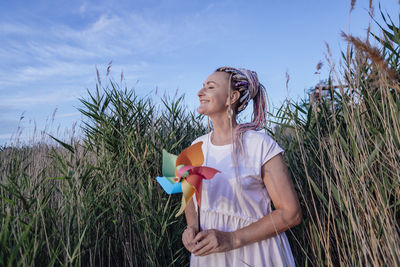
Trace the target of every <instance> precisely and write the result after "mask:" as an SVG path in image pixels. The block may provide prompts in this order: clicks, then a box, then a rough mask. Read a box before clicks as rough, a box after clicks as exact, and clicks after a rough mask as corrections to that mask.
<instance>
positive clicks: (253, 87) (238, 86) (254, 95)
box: [216, 67, 267, 145]
mask: <svg viewBox="0 0 400 267" xmlns="http://www.w3.org/2000/svg"><path fill="white" fill-rule="evenodd" d="M218 71H220V72H227V73H229V74H231V75H230V79H231V80H230V84H231V88H230V89H231V90H233V91H239V93H240V97H239V102H238V105H237V110H236V114H239V113H240V112H241V111H243V110H244V109H245V108H246V107H247V105H248V104H249V102H250V100H253V115H252V119H251V122H249V123H243V124H239V125H238V126H237V128H236V129H235V136H236V137H242V135H243V133H244V132H245V131H247V130H256V131H258V130H261V129H262V128H263V127H265V126H266V121H267V112H266V107H267V106H266V99H267V97H266V96H267V93H266V90H265V87H264V85H262V84H261V83H260V82H259V81H258V77H257V73H256V72H255V71H251V70H248V69H243V68H238V69H237V68H232V67H220V68H218V69H217V70H216V72H218ZM239 139H242V138H239ZM240 143H241V142H240ZM240 145H242V144H240Z"/></svg>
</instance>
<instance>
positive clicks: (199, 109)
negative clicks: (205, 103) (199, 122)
mask: <svg viewBox="0 0 400 267" xmlns="http://www.w3.org/2000/svg"><path fill="white" fill-rule="evenodd" d="M197 112H198V113H199V114H203V115H206V113H205V110H204V109H203V108H201V107H198V108H197Z"/></svg>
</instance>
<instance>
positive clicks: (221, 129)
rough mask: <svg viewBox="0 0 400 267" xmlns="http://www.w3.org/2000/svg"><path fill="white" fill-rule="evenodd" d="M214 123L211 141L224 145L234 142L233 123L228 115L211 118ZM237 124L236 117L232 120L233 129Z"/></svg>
mask: <svg viewBox="0 0 400 267" xmlns="http://www.w3.org/2000/svg"><path fill="white" fill-rule="evenodd" d="M211 121H212V123H213V128H214V130H213V133H212V135H211V142H212V143H213V144H214V145H217V146H222V145H227V144H232V135H231V124H230V123H229V119H228V117H226V118H211ZM236 126H237V123H236V119H233V120H232V131H234V130H235V128H236Z"/></svg>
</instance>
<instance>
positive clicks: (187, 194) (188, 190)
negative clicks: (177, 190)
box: [175, 180, 195, 217]
mask: <svg viewBox="0 0 400 267" xmlns="http://www.w3.org/2000/svg"><path fill="white" fill-rule="evenodd" d="M194 191H195V189H194V187H193V186H192V185H191V184H189V183H188V182H186V180H183V181H182V193H183V195H182V203H181V208H180V209H179V211H178V213H177V214H176V215H175V217H178V216H179V215H181V214H182V213H183V212H184V211H185V208H186V204H187V203H188V202H189V200H190V199H191V198H192V196H193V194H194Z"/></svg>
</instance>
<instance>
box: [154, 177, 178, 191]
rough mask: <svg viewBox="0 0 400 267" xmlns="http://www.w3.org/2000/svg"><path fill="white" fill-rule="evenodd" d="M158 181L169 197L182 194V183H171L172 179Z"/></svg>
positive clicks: (159, 178) (164, 178) (166, 178)
mask: <svg viewBox="0 0 400 267" xmlns="http://www.w3.org/2000/svg"><path fill="white" fill-rule="evenodd" d="M156 180H157V182H158V183H159V184H160V185H161V187H162V188H163V189H164V191H165V192H166V193H167V194H168V195H171V194H176V193H182V185H181V183H173V182H171V178H170V177H156Z"/></svg>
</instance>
